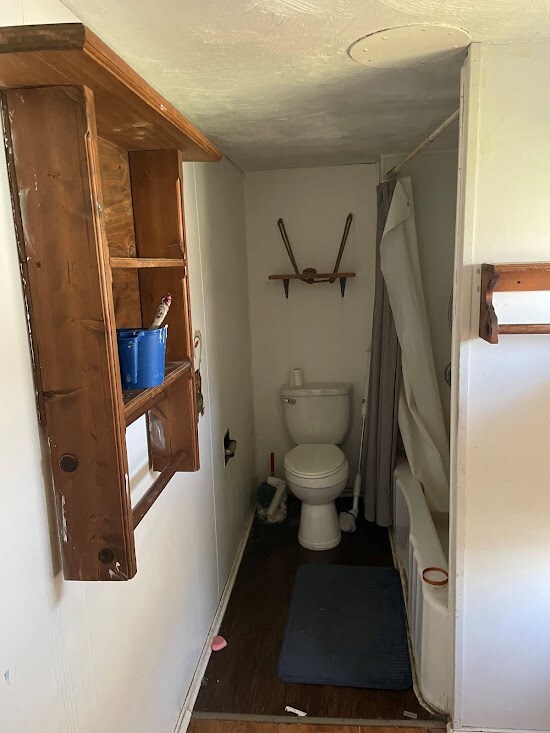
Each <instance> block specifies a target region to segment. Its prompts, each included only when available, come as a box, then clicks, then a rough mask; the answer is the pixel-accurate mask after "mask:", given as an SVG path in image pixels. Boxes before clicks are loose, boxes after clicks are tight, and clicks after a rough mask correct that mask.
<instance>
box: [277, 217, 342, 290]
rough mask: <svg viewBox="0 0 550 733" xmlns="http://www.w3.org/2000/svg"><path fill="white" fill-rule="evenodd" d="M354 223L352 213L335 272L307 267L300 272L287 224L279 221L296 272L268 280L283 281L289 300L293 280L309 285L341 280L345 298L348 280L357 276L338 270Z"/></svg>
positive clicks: (337, 258)
mask: <svg viewBox="0 0 550 733" xmlns="http://www.w3.org/2000/svg"><path fill="white" fill-rule="evenodd" d="M352 221H353V214H352V213H351V212H350V213H349V214H348V215H347V217H346V223H345V225H344V232H343V234H342V241H341V242H340V248H339V250H338V255H337V256H336V263H335V265H334V270H333V271H332V272H317V270H316V269H315V268H314V267H307V268H306V269H305V270H303V271H302V272H300V270H299V268H298V265H297V263H296V258H295V257H294V252H293V251H292V245H291V244H290V239H289V238H288V234H287V231H286V227H285V223H284V221H283V220H282V219H279V220H278V221H277V226H278V228H279V232H280V233H281V239H282V240H283V244H284V246H285V249H286V253H287V255H288V259H289V260H290V264H291V265H292V269H293V270H294V274H292V275H270V276H269V278H268V279H269V280H282V281H283V287H284V289H285V298H288V289H289V285H290V281H291V280H301V281H302V282H305V283H308V285H317V284H318V283H334V282H336V280H339V281H340V293H341V294H342V298H343V297H344V295H345V292H346V282H347V278H348V277H355V275H356V273H355V272H338V269H339V267H340V262H341V261H342V255H343V254H344V250H345V248H346V243H347V241H348V236H349V230H350V229H351V223H352Z"/></svg>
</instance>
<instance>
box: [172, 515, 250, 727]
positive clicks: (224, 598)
mask: <svg viewBox="0 0 550 733" xmlns="http://www.w3.org/2000/svg"><path fill="white" fill-rule="evenodd" d="M255 514H256V508H255V507H254V509H253V511H252V512H251V514H250V518H249V519H248V522H247V523H246V527H245V530H244V533H243V536H242V538H241V541H240V543H239V547H238V549H237V553H236V555H235V559H234V560H233V565H232V566H231V570H230V572H229V577H228V578H227V582H226V584H225V588H224V589H223V593H222V595H221V598H220V602H219V603H218V607H217V609H216V613H215V614H214V619H213V621H212V624H211V626H210V629H209V631H208V635H207V637H206V640H205V642H204V646H203V649H202V652H201V656H200V658H199V662H198V664H197V668H196V669H195V674H194V675H193V679H192V680H191V685H190V687H189V691H188V693H187V696H186V698H185V702H184V703H183V707H182V709H181V711H180V714H179V717H178V720H177V722H176V727H175V728H174V733H185V731H186V730H187V728H188V726H189V722H190V720H191V714H192V712H193V707H194V705H195V701H196V699H197V697H198V694H199V690H200V688H201V682H202V678H203V677H204V674H205V672H206V668H207V666H208V661H209V659H210V655H211V654H212V649H211V648H210V643H211V640H212V637H213V636H216V634H217V633H218V630H219V628H220V626H221V622H222V619H223V617H224V614H225V609H226V608H227V604H228V602H229V598H230V596H231V591H232V590H233V586H234V585H235V579H236V577H237V573H238V571H239V567H240V565H241V560H242V558H243V553H244V548H245V547H246V543H247V541H248V537H249V535H250V530H251V529H252V523H253V521H254V516H255Z"/></svg>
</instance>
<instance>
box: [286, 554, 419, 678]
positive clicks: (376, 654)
mask: <svg viewBox="0 0 550 733" xmlns="http://www.w3.org/2000/svg"><path fill="white" fill-rule="evenodd" d="M278 674H279V677H280V679H282V680H284V681H285V682H302V683H305V684H311V685H337V686H339V687H370V688H374V689H377V690H404V689H407V688H409V687H411V686H412V675H411V664H410V660H409V647H408V644H407V629H406V623H405V608H404V604H403V594H402V590H401V580H400V578H399V573H398V572H397V570H395V569H394V568H378V567H363V566H356V565H301V566H300V567H299V568H298V572H297V574H296V580H295V581H294V590H293V591H292V601H291V604H290V611H289V615H288V621H287V625H286V630H285V636H284V640H283V646H282V649H281V656H280V658H279V669H278Z"/></svg>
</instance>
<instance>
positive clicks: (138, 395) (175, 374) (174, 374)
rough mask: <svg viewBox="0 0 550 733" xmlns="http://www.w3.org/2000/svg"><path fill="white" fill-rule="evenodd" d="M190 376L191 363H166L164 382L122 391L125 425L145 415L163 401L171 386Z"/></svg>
mask: <svg viewBox="0 0 550 733" xmlns="http://www.w3.org/2000/svg"><path fill="white" fill-rule="evenodd" d="M185 376H187V377H189V376H191V362H190V361H181V362H167V363H166V370H165V375H164V382H163V383H162V384H159V386H158V387H150V388H149V389H125V390H123V391H122V401H123V403H124V417H125V419H126V425H127V426H128V425H131V424H132V423H133V422H135V421H136V420H137V419H138V418H140V417H141V416H142V415H145V413H146V412H148V411H149V410H150V409H151V408H152V407H154V406H155V405H156V404H157V403H158V402H159V401H160V400H161V399H164V397H166V394H167V390H168V388H169V387H170V385H171V384H173V383H174V382H175V381H176V380H177V379H181V378H182V377H185Z"/></svg>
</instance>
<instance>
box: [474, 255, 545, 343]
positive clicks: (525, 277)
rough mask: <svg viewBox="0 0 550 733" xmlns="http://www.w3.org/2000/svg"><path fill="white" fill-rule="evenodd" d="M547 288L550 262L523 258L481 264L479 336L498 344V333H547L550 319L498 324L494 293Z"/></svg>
mask: <svg viewBox="0 0 550 733" xmlns="http://www.w3.org/2000/svg"><path fill="white" fill-rule="evenodd" d="M537 290H550V262H522V263H518V264H509V263H507V264H501V265H489V264H483V265H482V266H481V287H480V303H479V336H480V338H482V339H484V340H485V341H487V342H488V343H490V344H498V336H499V334H550V323H502V324H499V322H498V318H497V314H496V313H495V308H494V306H493V293H495V292H497V291H502V292H518V291H524V292H528V291H537Z"/></svg>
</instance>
